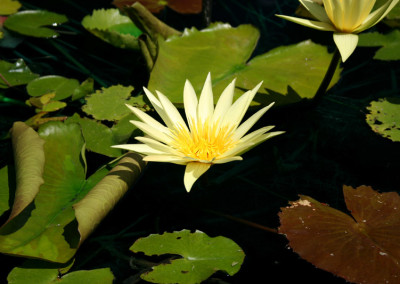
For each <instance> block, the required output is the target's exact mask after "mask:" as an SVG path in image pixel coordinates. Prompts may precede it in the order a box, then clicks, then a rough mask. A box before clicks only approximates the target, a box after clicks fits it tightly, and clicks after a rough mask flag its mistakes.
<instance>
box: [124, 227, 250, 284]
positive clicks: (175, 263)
mask: <svg viewBox="0 0 400 284" xmlns="http://www.w3.org/2000/svg"><path fill="white" fill-rule="evenodd" d="M130 250H131V251H133V252H143V253H145V254H146V255H149V256H151V255H163V254H177V255H180V256H182V258H179V259H173V260H171V261H169V262H168V263H164V264H162V265H157V266H154V267H153V270H152V271H150V272H146V273H143V274H142V275H141V276H140V277H141V278H142V279H144V280H146V281H149V282H152V283H185V284H191V283H200V282H202V281H204V280H206V279H207V278H208V277H210V276H211V275H212V274H214V273H215V272H216V271H218V270H223V271H225V272H226V273H228V274H229V275H234V274H235V273H236V272H238V271H239V269H240V266H241V265H242V263H243V259H244V253H243V250H242V249H241V248H240V247H239V246H238V245H237V244H236V243H235V242H234V241H232V240H230V239H228V238H225V237H221V236H219V237H215V238H210V237H209V236H207V235H206V234H205V233H203V232H200V231H196V232H195V233H191V232H190V231H189V230H183V231H180V232H173V233H164V234H162V235H150V236H148V237H146V238H141V239H139V240H137V241H136V242H135V243H134V244H133V245H132V246H131V248H130Z"/></svg>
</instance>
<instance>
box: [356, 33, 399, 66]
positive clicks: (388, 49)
mask: <svg viewBox="0 0 400 284" xmlns="http://www.w3.org/2000/svg"><path fill="white" fill-rule="evenodd" d="M358 46H383V47H381V48H380V49H378V51H377V52H376V53H375V56H374V59H379V60H400V51H399V50H400V31H399V30H393V31H392V32H390V33H388V34H385V35H383V34H380V33H378V32H373V33H365V34H361V35H360V39H359V42H358Z"/></svg>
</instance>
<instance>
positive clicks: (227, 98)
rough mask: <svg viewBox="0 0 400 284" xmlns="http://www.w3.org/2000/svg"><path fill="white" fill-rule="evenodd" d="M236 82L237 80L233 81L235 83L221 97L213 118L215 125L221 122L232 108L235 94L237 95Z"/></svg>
mask: <svg viewBox="0 0 400 284" xmlns="http://www.w3.org/2000/svg"><path fill="white" fill-rule="evenodd" d="M235 82H236V79H233V81H232V82H231V83H230V84H229V85H228V86H227V87H226V88H225V89H224V91H223V92H222V94H221V96H220V97H219V99H218V102H217V105H216V106H215V110H214V114H213V118H212V120H213V123H214V124H215V123H217V122H221V119H222V117H223V116H224V115H225V113H226V112H227V111H228V109H229V108H230V107H231V105H232V101H233V94H234V93H235Z"/></svg>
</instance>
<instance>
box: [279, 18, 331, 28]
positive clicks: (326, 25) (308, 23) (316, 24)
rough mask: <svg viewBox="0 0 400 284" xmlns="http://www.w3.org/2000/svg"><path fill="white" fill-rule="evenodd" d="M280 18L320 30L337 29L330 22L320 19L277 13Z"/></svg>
mask: <svg viewBox="0 0 400 284" xmlns="http://www.w3.org/2000/svg"><path fill="white" fill-rule="evenodd" d="M276 16H278V17H279V18H282V19H285V20H288V21H291V22H293V23H296V24H300V25H302V26H306V27H309V28H312V29H316V30H320V31H335V28H334V26H332V24H330V23H325V22H318V21H311V20H307V19H301V18H296V17H289V16H285V15H276Z"/></svg>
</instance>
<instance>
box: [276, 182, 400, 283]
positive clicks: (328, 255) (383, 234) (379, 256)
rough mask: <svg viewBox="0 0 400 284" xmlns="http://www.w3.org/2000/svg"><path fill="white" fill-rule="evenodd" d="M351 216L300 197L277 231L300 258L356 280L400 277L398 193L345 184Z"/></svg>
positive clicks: (284, 214)
mask: <svg viewBox="0 0 400 284" xmlns="http://www.w3.org/2000/svg"><path fill="white" fill-rule="evenodd" d="M343 193H344V197H345V201H346V205H347V208H348V209H349V211H350V212H351V215H352V216H349V215H347V214H345V213H343V212H341V211H338V210H336V209H333V208H331V207H329V206H328V205H326V204H322V203H320V202H318V201H316V200H314V199H312V198H311V197H308V196H300V199H299V200H297V201H294V202H291V203H290V204H291V205H290V206H289V207H285V208H282V209H281V210H282V211H281V212H280V213H279V217H280V221H281V226H280V227H279V232H280V233H281V234H285V235H286V237H287V238H288V240H289V246H290V247H291V248H292V249H293V250H294V251H295V252H296V253H298V254H299V255H300V256H301V257H302V258H304V259H305V260H307V261H309V262H311V263H312V264H314V265H315V266H317V267H318V268H321V269H324V270H327V271H329V272H331V273H333V274H335V275H338V276H340V277H343V278H344V279H346V280H347V281H350V282H354V283H397V282H398V279H399V278H400V269H399V267H400V242H399V240H400V196H399V195H398V194H397V193H395V192H387V193H378V192H377V191H374V190H373V189H372V188H371V187H368V186H360V187H358V188H356V189H353V188H352V187H349V186H344V187H343Z"/></svg>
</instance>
